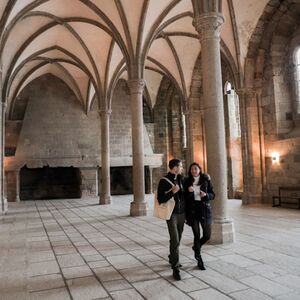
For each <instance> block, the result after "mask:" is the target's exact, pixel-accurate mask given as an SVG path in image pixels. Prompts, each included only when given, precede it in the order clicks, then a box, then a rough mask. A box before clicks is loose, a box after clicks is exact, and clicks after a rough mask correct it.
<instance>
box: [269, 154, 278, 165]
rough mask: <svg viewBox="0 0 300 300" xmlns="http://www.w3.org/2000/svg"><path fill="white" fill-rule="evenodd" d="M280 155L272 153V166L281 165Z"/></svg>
mask: <svg viewBox="0 0 300 300" xmlns="http://www.w3.org/2000/svg"><path fill="white" fill-rule="evenodd" d="M279 157H280V156H279V153H278V152H272V153H271V158H272V164H273V165H275V164H276V165H278V164H279Z"/></svg>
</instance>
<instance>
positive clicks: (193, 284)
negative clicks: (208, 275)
mask: <svg viewBox="0 0 300 300" xmlns="http://www.w3.org/2000/svg"><path fill="white" fill-rule="evenodd" d="M173 284H174V285H175V286H176V287H177V288H179V289H180V290H181V291H183V292H186V293H190V292H193V291H198V290H201V289H204V288H208V285H207V284H205V283H203V282H202V281H201V280H199V279H197V278H188V279H182V280H180V281H174V282H173Z"/></svg>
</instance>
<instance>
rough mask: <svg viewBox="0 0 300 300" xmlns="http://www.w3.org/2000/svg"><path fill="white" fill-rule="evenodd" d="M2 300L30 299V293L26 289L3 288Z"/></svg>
mask: <svg viewBox="0 0 300 300" xmlns="http://www.w3.org/2000/svg"><path fill="white" fill-rule="evenodd" d="M0 299H1V300H2V299H3V300H17V299H18V300H19V299H20V300H30V295H29V294H28V292H27V290H26V289H22V290H16V289H8V290H7V289H6V290H2V289H1V298H0Z"/></svg>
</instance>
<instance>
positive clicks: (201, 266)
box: [197, 255, 206, 270]
mask: <svg viewBox="0 0 300 300" xmlns="http://www.w3.org/2000/svg"><path fill="white" fill-rule="evenodd" d="M197 261H198V263H197V265H198V268H199V269H200V270H206V269H205V266H204V263H203V260H202V257H201V255H198V257H197Z"/></svg>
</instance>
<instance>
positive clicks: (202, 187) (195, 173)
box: [184, 162, 215, 270]
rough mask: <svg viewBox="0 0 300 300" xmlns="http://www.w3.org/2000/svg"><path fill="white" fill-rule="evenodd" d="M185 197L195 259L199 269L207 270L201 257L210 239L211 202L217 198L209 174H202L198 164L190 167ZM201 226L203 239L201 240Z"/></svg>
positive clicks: (187, 220)
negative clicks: (192, 235)
mask: <svg viewBox="0 0 300 300" xmlns="http://www.w3.org/2000/svg"><path fill="white" fill-rule="evenodd" d="M184 191H185V192H184V195H185V201H186V223H187V224H188V225H190V226H191V227H192V229H193V234H194V246H193V250H194V253H195V258H196V260H197V262H198V268H199V269H200V270H205V267H204V264H203V260H202V257H201V247H202V246H203V245H204V244H205V243H206V242H207V241H208V240H209V239H210V236H211V224H212V213H211V206H210V200H213V199H214V198H215V193H214V191H213V186H212V184H211V182H210V177H209V175H208V174H205V173H202V170H201V167H200V165H199V164H197V163H195V162H194V163H192V164H191V165H190V167H189V173H188V177H187V179H186V180H185V182H184ZM200 225H201V227H202V232H203V234H202V237H201V238H200Z"/></svg>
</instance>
